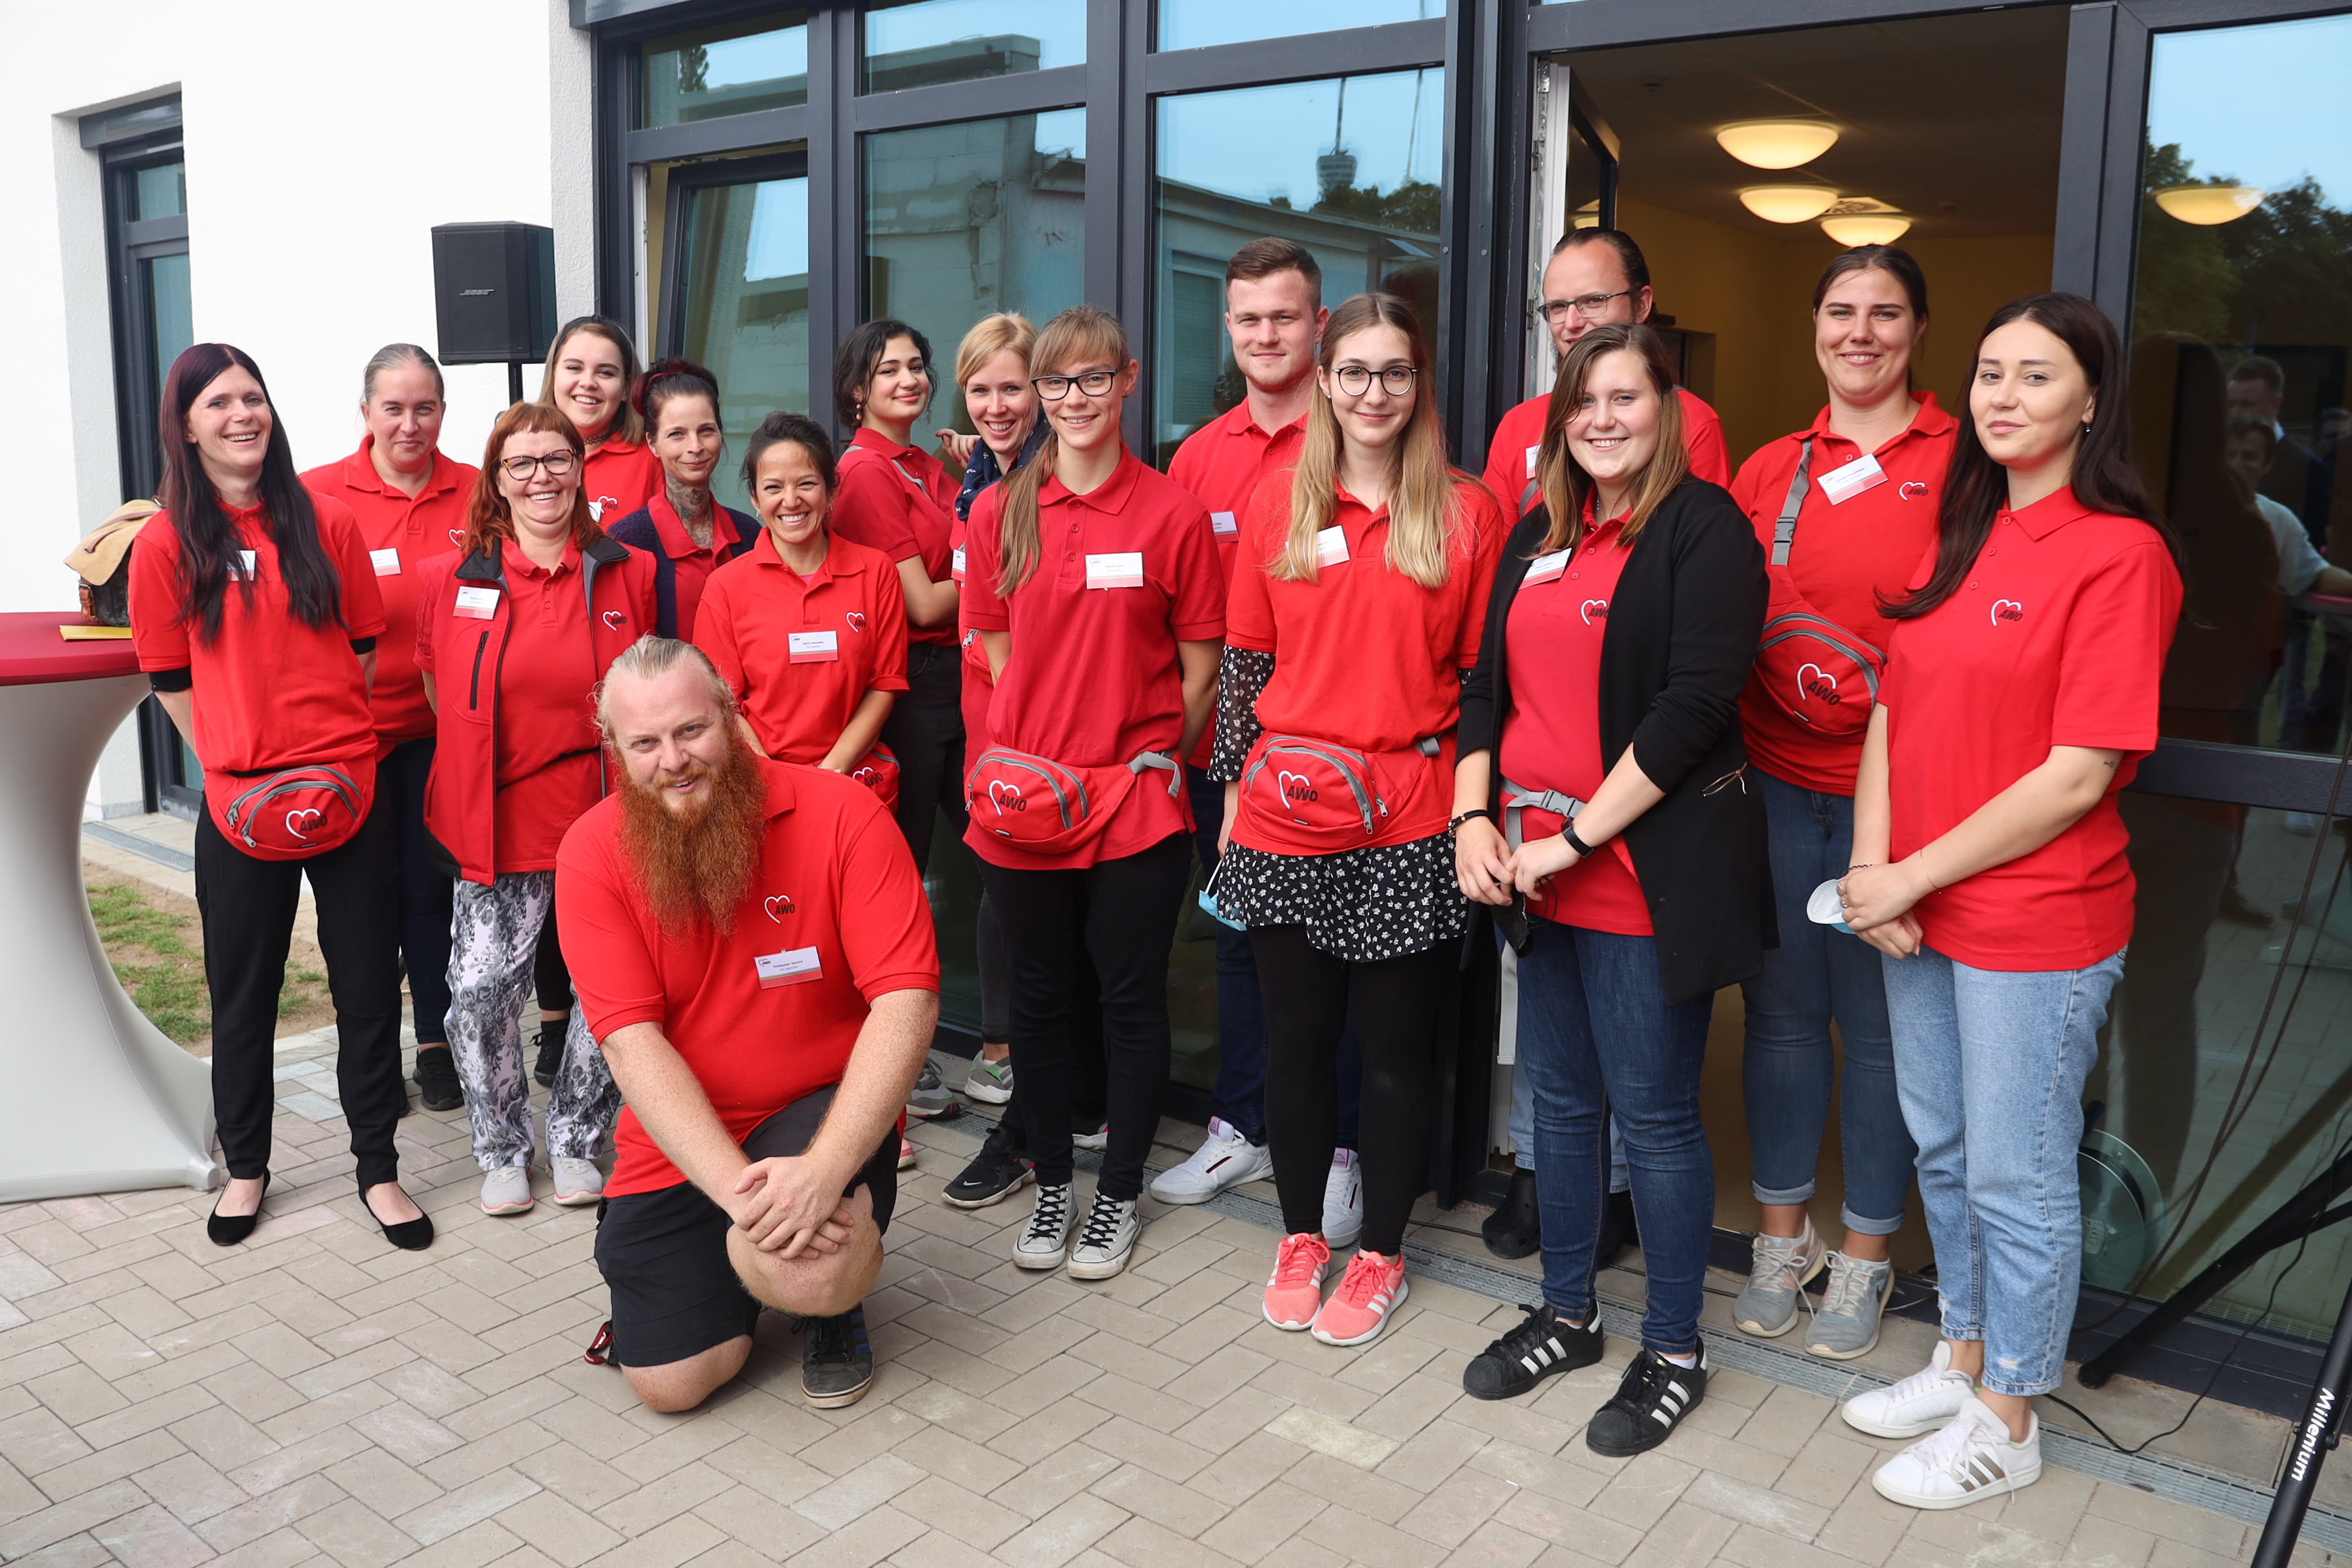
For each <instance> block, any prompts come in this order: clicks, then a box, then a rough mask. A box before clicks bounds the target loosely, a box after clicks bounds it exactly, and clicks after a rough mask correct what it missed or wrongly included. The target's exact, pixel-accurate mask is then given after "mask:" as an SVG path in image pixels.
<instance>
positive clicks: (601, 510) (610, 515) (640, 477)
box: [580, 436, 662, 528]
mask: <svg viewBox="0 0 2352 1568" xmlns="http://www.w3.org/2000/svg"><path fill="white" fill-rule="evenodd" d="M580 489H581V493H582V494H583V495H585V496H586V497H587V498H588V510H589V512H590V513H591V515H593V517H594V518H595V520H596V521H598V522H599V523H601V524H602V525H604V527H606V528H610V527H612V526H613V525H614V523H616V522H618V521H621V520H622V519H623V518H625V517H626V516H628V515H629V514H630V513H631V512H633V511H635V510H637V509H638V508H639V507H641V506H643V505H645V504H646V502H647V501H649V500H653V499H654V497H656V496H657V495H659V494H661V493H662V468H661V459H660V458H656V457H655V456H654V453H653V448H652V447H648V446H646V444H645V443H644V442H642V441H624V440H622V439H621V438H620V437H618V436H609V437H605V439H604V444H603V445H602V446H600V447H596V448H595V449H594V450H593V451H592V452H590V453H589V454H588V461H587V463H586V464H585V465H584V466H583V468H581V471H580Z"/></svg>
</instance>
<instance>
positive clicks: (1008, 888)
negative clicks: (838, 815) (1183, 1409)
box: [981, 833, 1330, 1212]
mask: <svg viewBox="0 0 2352 1568" xmlns="http://www.w3.org/2000/svg"><path fill="white" fill-rule="evenodd" d="M981 874H982V877H983V878H985V879H986V880H987V883H988V892H989V897H990V899H991V900H992V901H993V902H994V903H995V905H996V915H997V919H999V920H1000V921H1003V922H1004V934H1005V937H1006V940H1007V941H1008V942H1010V944H1011V946H1012V949H1013V1083H1014V1085H1015V1086H1016V1092H1017V1093H1018V1095H1019V1097H1020V1102H1021V1114H1022V1120H1023V1121H1024V1124H1025V1126H1026V1128H1027V1130H1028V1134H1029V1158H1030V1159H1031V1160H1032V1161H1033V1162H1034V1163H1035V1164H1036V1167H1037V1180H1038V1181H1040V1182H1042V1183H1044V1184H1046V1185H1048V1186H1059V1185H1063V1184H1066V1183H1067V1182H1068V1181H1069V1179H1070V1170H1071V1164H1070V1113H1071V1110H1072V1109H1073V1103H1074V1100H1075V1096H1076V1078H1077V1074H1078V1067H1077V1062H1078V1052H1079V1050H1080V1049H1081V1046H1080V1037H1081V1035H1082V1032H1083V1031H1082V1029H1081V1027H1080V1025H1079V1021H1078V1014H1079V1011H1080V1002H1081V999H1082V998H1081V996H1080V992H1081V990H1082V989H1083V986H1084V984H1085V973H1086V965H1087V960H1088V959H1089V958H1091V959H1092V960H1093V961H1094V968H1095V975H1096V977H1097V981H1098V982H1099V984H1100V986H1101V991H1102V1054H1103V1058H1104V1061H1103V1067H1104V1076H1105V1079H1106V1085H1105V1089H1106V1094H1105V1098H1106V1100H1107V1110H1108V1120H1109V1122H1110V1142H1109V1146H1108V1148H1107V1149H1106V1150H1105V1151H1104V1152H1103V1165H1102V1180H1101V1181H1100V1183H1099V1184H1098V1185H1097V1190H1098V1191H1099V1192H1101V1193H1102V1194H1103V1195H1105V1196H1107V1197H1111V1198H1118V1199H1130V1200H1131V1199H1133V1198H1135V1197H1138V1196H1139V1195H1140V1194H1142V1192H1143V1162H1144V1159H1145V1157H1146V1156H1147V1155H1149V1154H1150V1152H1151V1137H1152V1134H1153V1133H1154V1132H1156V1131H1159V1128H1160V1091H1161V1090H1162V1089H1164V1088H1165V1087H1166V1085H1167V1082H1168V1060H1169V1055H1170V1041H1169V1032H1168V1031H1169V1025H1168V954H1169V951H1170V949H1171V948H1172V947H1173V946H1174V945H1175V942H1176V905H1177V901H1178V900H1180V899H1181V898H1182V897H1183V896H1184V886H1185V883H1186V881H1187V879H1189V878H1190V877H1191V875H1192V844H1191V842H1190V841H1189V839H1188V838H1187V837H1186V836H1185V835H1184V834H1182V833H1171V834H1170V835H1169V836H1168V837H1165V838H1163V839H1161V840H1160V842H1159V843H1157V844H1155V845H1153V846H1152V847H1150V848H1149V849H1144V850H1140V851H1139V852H1137V853H1136V854H1133V855H1129V856H1125V857H1123V858H1119V859H1117V860H1106V861H1103V862H1101V863H1100V864H1098V865H1095V866H1089V867H1087V868H1084V869H1083V870H1069V871H1058V870H1057V871H1016V870H1012V869H1009V868H1005V867H1002V866H992V865H989V864H988V863H987V862H985V861H982V864H981ZM1324 1163H1325V1164H1327V1165H1328V1164H1329V1163H1330V1155H1329V1153H1328V1151H1327V1152H1326V1153H1325V1155H1324ZM1321 1190H1322V1189H1321V1188H1320V1187H1318V1188H1317V1192H1318V1194H1320V1192H1321ZM1317 1201H1318V1204H1319V1203H1320V1201H1321V1200H1320V1198H1319V1196H1318V1200H1317ZM1318 1212H1319V1209H1318Z"/></svg>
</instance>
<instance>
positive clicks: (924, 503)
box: [827, 429, 962, 647]
mask: <svg viewBox="0 0 2352 1568" xmlns="http://www.w3.org/2000/svg"><path fill="white" fill-rule="evenodd" d="M840 472H841V479H840V485H839V487H838V489H836V490H835V493H834V498H833V516H832V519H831V520H830V521H829V522H828V524H827V526H828V527H829V528H831V530H832V531H833V532H834V534H835V536H836V537H838V538H842V539H854V540H856V542H858V543H860V544H863V545H866V546H867V547H868V548H870V549H874V550H878V551H880V552H882V553H883V554H884V555H885V556H887V557H888V558H889V561H890V563H891V564H892V565H893V566H895V565H897V564H898V563H899V562H901V561H912V560H920V561H921V562H922V563H923V574H924V575H925V576H927V577H929V578H930V580H931V581H932V582H934V583H943V582H946V581H947V580H948V579H949V577H950V575H951V574H952V572H953V564H952V563H953V556H952V550H953V545H952V543H951V542H950V538H949V535H950V533H951V532H952V531H953V530H954V527H955V503H956V493H957V491H958V490H959V489H961V488H962V487H961V485H960V484H959V483H958V482H957V480H956V479H953V478H950V476H949V474H948V471H947V469H946V468H943V467H942V466H941V465H940V460H939V459H938V458H934V457H932V456H931V455H930V454H929V452H926V451H924V450H923V449H922V448H921V447H901V446H898V444H896V443H895V442H893V441H892V440H891V439H890V438H889V437H887V436H884V435H883V434H881V433H880V432H879V431H876V430H864V429H861V430H859V431H858V432H857V434H856V436H854V437H851V438H850V442H849V449H848V450H847V451H845V452H844V453H842V455H841V470H840ZM901 613H902V614H903V613H904V605H903V601H902V604H901ZM908 637H909V638H910V639H911V640H913V641H915V642H927V643H938V644H939V645H940V646H941V647H954V646H955V642H956V633H955V628H954V627H952V626H929V627H923V626H917V627H912V628H910V629H909V631H908Z"/></svg>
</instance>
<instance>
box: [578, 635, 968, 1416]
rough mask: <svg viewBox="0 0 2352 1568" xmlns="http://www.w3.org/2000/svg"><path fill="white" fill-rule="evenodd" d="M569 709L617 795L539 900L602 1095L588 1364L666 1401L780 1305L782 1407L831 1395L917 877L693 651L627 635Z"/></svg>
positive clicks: (866, 1277) (891, 837) (878, 1197)
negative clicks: (600, 1351)
mask: <svg viewBox="0 0 2352 1568" xmlns="http://www.w3.org/2000/svg"><path fill="white" fill-rule="evenodd" d="M596 716H597V721H598V722H599V723H600V724H601V725H602V727H603V729H604V744H605V746H606V747H607V748H608V750H609V751H610V752H611V755H612V758H613V759H614V763H615V770H614V771H615V772H616V773H617V774H618V775H619V780H620V787H619V788H618V789H617V790H616V792H615V793H614V795H612V796H610V797H608V798H607V799H605V800H603V801H601V802H599V803H598V804H597V805H595V806H594V807H593V809H591V810H590V811H588V812H587V813H586V814H585V815H584V816H582V817H581V818H580V820H579V821H578V822H577V823H575V824H573V826H572V830H571V832H569V833H568V834H566V835H565V836H564V839H563V847H562V853H561V854H560V856H559V858H558V859H557V862H556V879H555V901H556V922H557V927H558V929H559V930H560V931H562V942H563V956H564V961H565V962H566V963H568V964H569V965H570V966H571V969H572V983H573V984H574V985H575V986H576V987H577V988H578V991H579V994H580V1005H582V1006H583V1007H584V1008H585V1009H586V1010H587V1023H588V1026H589V1029H590V1030H591V1032H592V1034H593V1037H594V1038H595V1039H597V1040H598V1041H600V1042H601V1043H602V1045H603V1047H604V1058H605V1060H606V1061H608V1062H610V1063H611V1064H612V1068H613V1077H614V1079H615V1080H616V1081H617V1082H618V1083H619V1085H620V1088H621V1092H622V1094H623V1096H624V1097H625V1099H626V1100H627V1101H628V1106H627V1109H625V1110H623V1111H622V1112H621V1118H620V1121H619V1124H618V1126H617V1127H616V1128H615V1129H614V1145H615V1149H616V1152H617V1157H616V1160H615V1163H614V1170H613V1176H612V1180H611V1181H609V1182H607V1183H606V1184H605V1186H604V1192H605V1199H604V1204H603V1205H602V1206H601V1207H600V1209H599V1211H598V1213H599V1219H598V1223H597V1227H596V1266H597V1268H600V1269H601V1270H603V1272H604V1282H605V1284H606V1285H607V1286H608V1287H609V1288H610V1289H611V1290H612V1293H613V1321H612V1323H611V1325H610V1329H611V1335H612V1354H613V1359H614V1361H615V1362H616V1363H619V1364H620V1365H621V1367H622V1368H623V1370H624V1371H625V1373H627V1376H628V1379H629V1386H630V1387H631V1388H632V1389H633V1390H634V1391H635V1393H636V1395H637V1397H638V1398H639V1399H640V1400H642V1401H643V1402H644V1403H645V1405H646V1406H647V1407H648V1408H649V1409H654V1410H690V1409H692V1408H693V1407H694V1406H695V1405H699V1404H701V1403H702V1401H703V1400H705V1399H706V1398H708V1397H709V1395H710V1394H711V1393H712V1391H714V1390H715V1389H717V1388H718V1387H719V1385H720V1384H724V1383H725V1382H726V1381H727V1380H728V1379H729V1378H730V1377H733V1376H734V1375H735V1374H736V1373H738V1372H740V1371H741V1370H742V1367H743V1363H744V1362H745V1360H746V1359H747V1358H748V1357H749V1356H750V1355H751V1331H752V1328H753V1327H754V1325H755V1324H756V1323H757V1322H758V1321H759V1316H760V1309H761V1306H762V1305H765V1306H770V1307H774V1308H776V1309H778V1310H781V1311H785V1312H792V1313H796V1314H799V1315H800V1316H802V1317H803V1318H805V1319H807V1320H808V1324H807V1327H808V1343H807V1347H806V1350H805V1352H804V1353H803V1361H802V1370H801V1387H802V1391H803V1394H805V1395H806V1396H807V1399H808V1401H809V1403H810V1404H812V1405H823V1406H835V1405H850V1404H854V1403H855V1402H856V1400H857V1399H858V1398H859V1397H860V1396H862V1395H863V1394H865V1392H866V1388H867V1386H868V1385H869V1384H871V1383H872V1382H873V1379H874V1354H873V1352H872V1350H871V1349H869V1348H868V1346H867V1344H866V1319H865V1314H864V1312H863V1311H862V1310H860V1309H859V1307H858V1303H859V1301H861V1300H863V1299H864V1298H865V1295H866V1290H867V1289H868V1288H869V1287H871V1286H872V1285H873V1283H874V1279H875V1275H876V1274H877V1272H878V1271H879V1270H880V1268H881V1267H882V1232H883V1230H884V1229H886V1228H887V1226H888V1225H889V1223H890V1211H891V1207H892V1205H893V1203H894V1201H895V1200H896V1198H897V1195H898V1131H897V1121H898V1108H899V1107H900V1106H902V1105H904V1104H905V1103H906V1101H907V1091H908V1089H912V1088H913V1087H914V1083H915V1076H916V1074H917V1073H918V1072H919V1071H920V1070H921V1068H922V1065H923V1059H924V1056H925V1053H926V1052H927V1051H928V1050H929V1046H930V1040H931V1029H932V1026H933V1024H934V1023H935V1022H936V1020H937V1018H938V1016H939V955H938V952H937V949H936V947H935V945H934V942H933V940H932V935H931V916H930V910H929V906H928V905H927V904H926V903H925V902H924V900H923V887H922V882H921V880H920V879H919V878H918V877H917V875H916V872H915V865H914V861H913V860H912V859H911V858H909V857H908V853H907V841H906V838H905V837H904V836H902V835H901V834H900V833H899V831H898V825H897V824H896V823H895V822H893V821H892V819H891V817H890V816H889V814H888V813H887V812H886V811H885V810H883V808H882V806H881V805H880V803H879V801H878V800H877V798H876V796H875V795H874V792H873V791H871V790H869V789H867V788H866V786H865V785H864V784H859V783H857V782H856V780H854V779H852V778H849V777H848V776H846V775H845V774H842V773H827V772H824V771H823V770H822V769H818V768H810V767H793V766H790V765H787V764H785V763H774V762H771V761H769V760H768V759H766V758H764V757H762V756H761V755H760V754H759V753H758V752H755V751H753V750H752V749H751V747H750V746H749V745H748V744H747V743H746V742H745V741H744V739H743V737H742V733H741V729H740V726H739V725H738V724H737V723H736V721H735V713H734V703H733V701H732V700H730V697H729V694H728V690H727V687H726V684H725V683H724V682H723V681H722V680H721V679H719V674H718V672H717V671H716V670H715V669H713V668H711V665H710V661H709V659H708V658H705V657H704V656H703V655H702V653H701V651H700V650H699V649H697V648H695V647H692V646H690V645H688V644H686V643H682V642H674V641H670V640H667V639H666V638H660V637H645V638H642V639H640V640H639V641H638V642H637V643H636V644H635V646H633V647H630V648H628V649H627V650H626V651H625V652H624V653H623V654H622V655H621V657H620V658H617V659H615V660H614V663H613V666H612V668H611V670H610V671H609V672H608V673H607V674H606V676H605V678H604V688H603V690H602V691H601V693H600V694H599V696H598V699H597V703H596Z"/></svg>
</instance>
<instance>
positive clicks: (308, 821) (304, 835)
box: [286, 805, 327, 844]
mask: <svg viewBox="0 0 2352 1568" xmlns="http://www.w3.org/2000/svg"><path fill="white" fill-rule="evenodd" d="M326 818H327V814H326V813H325V812H323V811H320V809H319V808H318V807H317V806H315V805H306V806H302V807H299V809H297V810H294V811H289V812H288V813H287V814H286V831H287V832H288V833H289V834H291V835H292V836H293V837H295V838H296V839H297V840H298V841H299V842H301V843H304V844H308V843H310V833H309V832H307V831H305V830H306V829H310V828H315V827H317V826H319V824H320V823H321V822H324V821H325V820H326Z"/></svg>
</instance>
